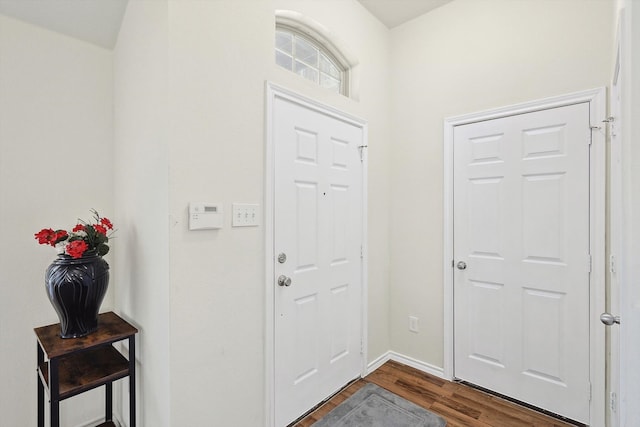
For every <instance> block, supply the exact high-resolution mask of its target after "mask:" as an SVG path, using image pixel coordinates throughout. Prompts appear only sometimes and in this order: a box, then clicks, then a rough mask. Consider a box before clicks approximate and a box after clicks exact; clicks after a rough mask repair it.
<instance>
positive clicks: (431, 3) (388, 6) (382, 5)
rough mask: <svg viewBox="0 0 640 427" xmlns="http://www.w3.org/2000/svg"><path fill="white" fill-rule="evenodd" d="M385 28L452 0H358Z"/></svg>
mask: <svg viewBox="0 0 640 427" xmlns="http://www.w3.org/2000/svg"><path fill="white" fill-rule="evenodd" d="M358 1H359V2H360V3H362V5H363V6H364V7H366V8H367V9H368V10H369V12H371V13H372V14H373V15H374V16H375V17H376V18H378V19H379V20H380V21H381V22H382V23H383V24H384V25H386V26H387V28H393V27H397V26H398V25H400V24H404V23H405V22H407V21H410V20H412V19H414V18H417V17H418V16H420V15H424V14H425V13H427V12H429V11H431V10H433V9H435V8H437V7H440V6H442V5H443V4H446V3H449V2H450V1H452V0H358Z"/></svg>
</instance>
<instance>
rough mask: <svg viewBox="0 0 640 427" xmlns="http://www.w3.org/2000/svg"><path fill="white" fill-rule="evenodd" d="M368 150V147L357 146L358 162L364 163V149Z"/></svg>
mask: <svg viewBox="0 0 640 427" xmlns="http://www.w3.org/2000/svg"><path fill="white" fill-rule="evenodd" d="M365 148H369V146H368V145H358V151H360V161H361V162H364V149H365Z"/></svg>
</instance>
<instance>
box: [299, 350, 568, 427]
mask: <svg viewBox="0 0 640 427" xmlns="http://www.w3.org/2000/svg"><path fill="white" fill-rule="evenodd" d="M367 383H374V384H376V385H378V386H380V387H383V388H385V389H387V390H389V391H391V392H393V393H395V394H397V395H398V396H402V397H403V398H405V399H407V400H409V401H411V402H413V403H415V404H417V405H420V406H422V407H423V408H426V409H428V410H430V411H431V412H434V413H436V414H438V415H440V416H441V417H443V418H444V419H445V420H447V427H520V426H535V427H575V426H573V425H572V424H567V423H565V422H562V421H560V420H558V419H555V418H552V417H548V416H546V415H544V414H541V413H538V412H535V411H532V410H531V409H528V408H525V407H523V406H520V405H517V404H515V403H512V402H509V401H507V400H504V399H502V398H500V397H497V396H493V395H491V394H488V393H485V392H483V391H480V390H476V389H474V388H472V387H469V386H466V385H463V384H458V383H453V382H450V381H446V380H443V379H441V378H438V377H435V376H432V375H429V374H426V373H424V372H421V371H418V370H416V369H413V368H410V367H408V366H405V365H402V364H400V363H397V362H394V361H389V362H387V363H385V364H384V365H382V366H381V367H380V368H379V369H377V370H376V371H374V372H373V373H371V374H370V375H368V376H367V377H365V378H363V379H360V380H357V381H355V382H354V383H352V384H351V385H349V386H348V387H347V388H345V389H344V390H342V391H341V392H340V393H338V394H336V395H335V396H334V397H333V398H331V399H330V400H329V401H328V402H326V403H325V404H323V405H322V406H320V407H319V408H318V409H316V410H315V411H314V412H312V413H311V414H309V415H308V416H307V417H305V418H304V419H302V420H301V421H299V422H298V423H296V424H295V426H296V427H309V426H311V425H312V424H313V423H315V422H316V421H318V420H319V419H320V418H322V417H323V416H324V415H325V414H327V413H328V412H329V411H331V410H332V409H333V408H335V407H336V406H337V405H339V404H340V403H341V402H343V401H344V400H345V399H347V398H348V397H349V396H351V395H352V394H353V393H355V392H356V391H358V390H359V389H360V388H361V387H363V386H364V385H365V384H367ZM389 427H393V426H389Z"/></svg>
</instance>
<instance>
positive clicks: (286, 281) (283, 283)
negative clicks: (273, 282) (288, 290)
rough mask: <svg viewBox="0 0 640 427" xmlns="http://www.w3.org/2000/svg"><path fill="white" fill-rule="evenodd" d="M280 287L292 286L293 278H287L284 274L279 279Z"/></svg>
mask: <svg viewBox="0 0 640 427" xmlns="http://www.w3.org/2000/svg"><path fill="white" fill-rule="evenodd" d="M278 285H279V286H291V277H287V276H285V275H284V274H281V275H280V277H278Z"/></svg>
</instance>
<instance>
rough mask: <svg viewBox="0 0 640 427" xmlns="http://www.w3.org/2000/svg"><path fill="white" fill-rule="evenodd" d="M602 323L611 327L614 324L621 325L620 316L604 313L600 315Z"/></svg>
mask: <svg viewBox="0 0 640 427" xmlns="http://www.w3.org/2000/svg"><path fill="white" fill-rule="evenodd" d="M600 321H601V322H602V323H604V324H605V325H607V326H611V325H613V324H617V325H619V324H620V316H614V315H613V314H610V313H602V314H601V315H600Z"/></svg>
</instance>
